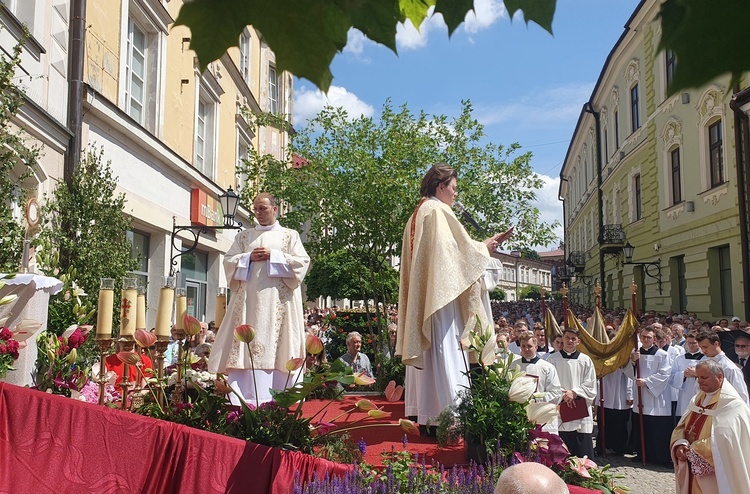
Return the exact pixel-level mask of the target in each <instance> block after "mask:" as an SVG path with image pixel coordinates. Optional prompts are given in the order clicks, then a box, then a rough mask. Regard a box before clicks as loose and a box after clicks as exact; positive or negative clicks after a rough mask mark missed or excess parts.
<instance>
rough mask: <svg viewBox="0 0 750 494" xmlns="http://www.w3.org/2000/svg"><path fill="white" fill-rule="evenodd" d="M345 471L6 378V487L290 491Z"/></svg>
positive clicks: (1, 475)
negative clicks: (304, 481) (300, 483)
mask: <svg viewBox="0 0 750 494" xmlns="http://www.w3.org/2000/svg"><path fill="white" fill-rule="evenodd" d="M348 469H349V466H347V465H340V464H337V463H333V462H330V461H327V460H323V459H319V458H314V457H312V456H309V455H305V454H302V453H299V452H293V451H283V450H280V449H276V448H269V447H268V446H262V445H259V444H254V443H249V442H246V441H242V440H239V439H235V438H231V437H227V436H222V435H219V434H213V433H210V432H205V431H200V430H197V429H193V428H191V427H186V426H183V425H178V424H174V423H171V422H166V421H163V420H156V419H153V418H150V417H144V416H141V415H138V414H134V413H129V412H123V411H120V410H114V409H110V408H105V407H100V406H97V405H93V404H89V403H84V402H81V401H77V400H72V399H70V398H65V397H62V396H54V395H51V394H47V393H43V392H40V391H36V390H32V389H28V388H21V387H18V386H13V385H11V384H7V383H2V382H0V493H10V492H12V493H16V494H26V493H28V494H39V493H42V492H71V493H82V492H92V493H93V492H96V493H137V492H139V493H154V494H162V493H172V492H173V493H189V492H200V493H233V492H237V493H239V492H242V493H253V494H254V493H257V494H266V493H273V494H287V493H290V492H291V491H292V486H293V484H294V479H295V477H296V476H297V475H298V474H299V475H300V476H301V478H303V479H305V478H312V477H313V475H314V474H317V475H318V476H321V477H322V476H324V475H326V474H334V475H344V474H345V473H346V472H347V471H348Z"/></svg>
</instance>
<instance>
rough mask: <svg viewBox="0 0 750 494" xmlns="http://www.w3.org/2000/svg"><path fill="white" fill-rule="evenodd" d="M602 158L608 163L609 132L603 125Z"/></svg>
mask: <svg viewBox="0 0 750 494" xmlns="http://www.w3.org/2000/svg"><path fill="white" fill-rule="evenodd" d="M604 159H605V161H606V163H609V134H608V133H607V128H606V127H604Z"/></svg>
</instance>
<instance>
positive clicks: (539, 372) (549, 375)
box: [511, 356, 563, 434]
mask: <svg viewBox="0 0 750 494" xmlns="http://www.w3.org/2000/svg"><path fill="white" fill-rule="evenodd" d="M536 358H537V360H536V362H524V359H523V358H522V357H518V358H516V359H514V360H513V363H512V364H511V365H518V366H519V368H520V369H521V370H522V371H523V372H525V373H526V375H527V376H529V377H532V378H534V379H536V391H535V393H544V397H542V398H540V399H539V400H538V401H542V402H545V403H558V402H559V401H560V397H561V396H562V393H563V389H562V386H561V385H560V378H559V377H558V376H557V369H555V366H554V365H552V364H550V363H549V362H547V361H546V360H544V359H542V358H539V357H538V356H537V357H536ZM532 361H533V359H532ZM558 422H559V418H558V417H555V418H554V420H553V421H552V422H550V423H549V424H545V425H544V427H542V430H544V431H546V432H549V433H551V434H557V430H558Z"/></svg>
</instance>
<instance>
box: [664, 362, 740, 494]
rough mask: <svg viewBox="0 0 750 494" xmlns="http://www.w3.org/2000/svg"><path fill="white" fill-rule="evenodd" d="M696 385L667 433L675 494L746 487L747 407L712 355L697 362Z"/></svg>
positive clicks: (728, 492) (730, 492)
mask: <svg viewBox="0 0 750 494" xmlns="http://www.w3.org/2000/svg"><path fill="white" fill-rule="evenodd" d="M696 375H697V381H698V386H699V388H700V391H699V392H698V394H697V395H696V396H695V397H694V399H693V401H692V402H691V403H690V406H689V407H688V410H687V412H686V413H685V414H684V415H683V416H682V419H681V420H680V423H679V424H678V425H677V427H676V428H675V430H674V432H673V433H672V439H671V451H672V458H673V459H674V463H675V483H676V491H677V494H714V493H716V494H736V493H739V492H748V489H749V488H750V408H748V406H747V404H746V403H745V402H744V400H743V399H742V397H740V395H739V394H738V393H737V391H736V390H735V389H734V387H733V386H732V385H731V384H730V383H729V382H728V381H726V380H725V379H724V369H723V368H722V367H721V366H720V365H718V363H717V362H715V361H712V360H703V361H701V362H699V363H698V365H697V366H696Z"/></svg>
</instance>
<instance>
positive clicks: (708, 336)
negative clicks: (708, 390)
mask: <svg viewBox="0 0 750 494" xmlns="http://www.w3.org/2000/svg"><path fill="white" fill-rule="evenodd" d="M695 339H696V340H698V346H700V349H701V352H703V355H705V356H706V358H707V359H709V360H713V361H715V362H716V363H717V364H719V365H720V366H721V368H722V369H724V380H725V381H729V382H730V383H731V384H732V387H734V389H735V391H737V394H739V395H740V397H741V398H742V399H743V400H745V403H746V404H748V405H750V401H749V398H748V391H747V384H745V376H744V375H743V374H742V371H741V370H740V368H739V367H737V364H735V363H734V362H732V361H731V360H729V357H727V355H726V353H724V352H723V351H722V350H721V341H720V340H719V335H718V334H716V332H715V331H712V330H707V331H701V332H699V333H698V334H697V335H696V337H695ZM695 391H696V393H697V392H698V389H696V390H695Z"/></svg>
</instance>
